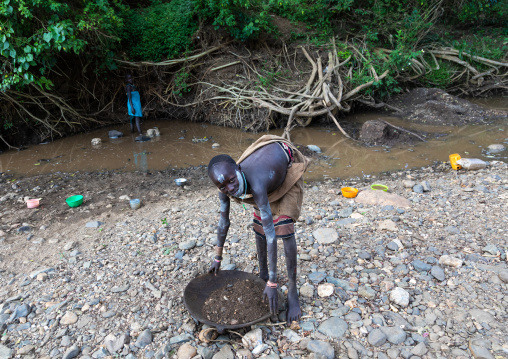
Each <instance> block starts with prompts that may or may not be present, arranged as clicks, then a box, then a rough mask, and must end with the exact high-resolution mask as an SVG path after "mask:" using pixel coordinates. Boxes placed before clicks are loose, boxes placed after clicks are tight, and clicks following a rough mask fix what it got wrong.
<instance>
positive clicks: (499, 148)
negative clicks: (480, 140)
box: [487, 143, 506, 153]
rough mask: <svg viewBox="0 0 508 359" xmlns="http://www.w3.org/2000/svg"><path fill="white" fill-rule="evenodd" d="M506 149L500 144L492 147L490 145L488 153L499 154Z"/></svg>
mask: <svg viewBox="0 0 508 359" xmlns="http://www.w3.org/2000/svg"><path fill="white" fill-rule="evenodd" d="M505 149H506V147H505V146H504V145H502V144H500V143H494V144H492V145H489V146H488V147H487V151H489V152H491V153H497V152H502V151H504V150H505Z"/></svg>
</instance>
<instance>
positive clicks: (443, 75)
mask: <svg viewBox="0 0 508 359" xmlns="http://www.w3.org/2000/svg"><path fill="white" fill-rule="evenodd" d="M428 60H429V63H432V61H433V60H432V59H431V58H429V59H428ZM437 63H438V65H439V67H435V68H434V67H433V69H432V71H430V72H427V73H426V74H425V76H424V77H423V78H422V79H420V81H421V82H422V83H423V84H424V85H425V86H429V87H437V88H440V89H446V88H447V87H448V86H449V85H450V82H451V79H450V74H451V73H453V72H454V71H456V70H458V68H457V66H456V65H454V64H453V63H450V62H448V61H441V60H437Z"/></svg>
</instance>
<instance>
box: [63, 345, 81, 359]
mask: <svg viewBox="0 0 508 359" xmlns="http://www.w3.org/2000/svg"><path fill="white" fill-rule="evenodd" d="M79 353H81V349H80V348H79V347H78V346H77V345H76V344H74V345H73V346H72V347H70V348H69V349H67V350H66V351H65V354H64V355H63V357H62V359H72V358H75V357H77V356H78V355H79Z"/></svg>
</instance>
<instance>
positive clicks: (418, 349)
mask: <svg viewBox="0 0 508 359" xmlns="http://www.w3.org/2000/svg"><path fill="white" fill-rule="evenodd" d="M427 351H428V349H427V346H426V345H425V343H423V342H420V343H418V344H417V345H415V346H414V347H413V349H411V353H412V354H414V355H417V356H420V357H421V356H423V355H425V354H427Z"/></svg>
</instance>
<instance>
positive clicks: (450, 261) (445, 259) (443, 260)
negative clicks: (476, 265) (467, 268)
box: [439, 254, 462, 268]
mask: <svg viewBox="0 0 508 359" xmlns="http://www.w3.org/2000/svg"><path fill="white" fill-rule="evenodd" d="M439 264H443V265H445V266H449V267H453V268H460V267H462V259H459V258H455V257H452V256H449V255H446V254H445V255H442V256H441V257H440V258H439Z"/></svg>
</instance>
